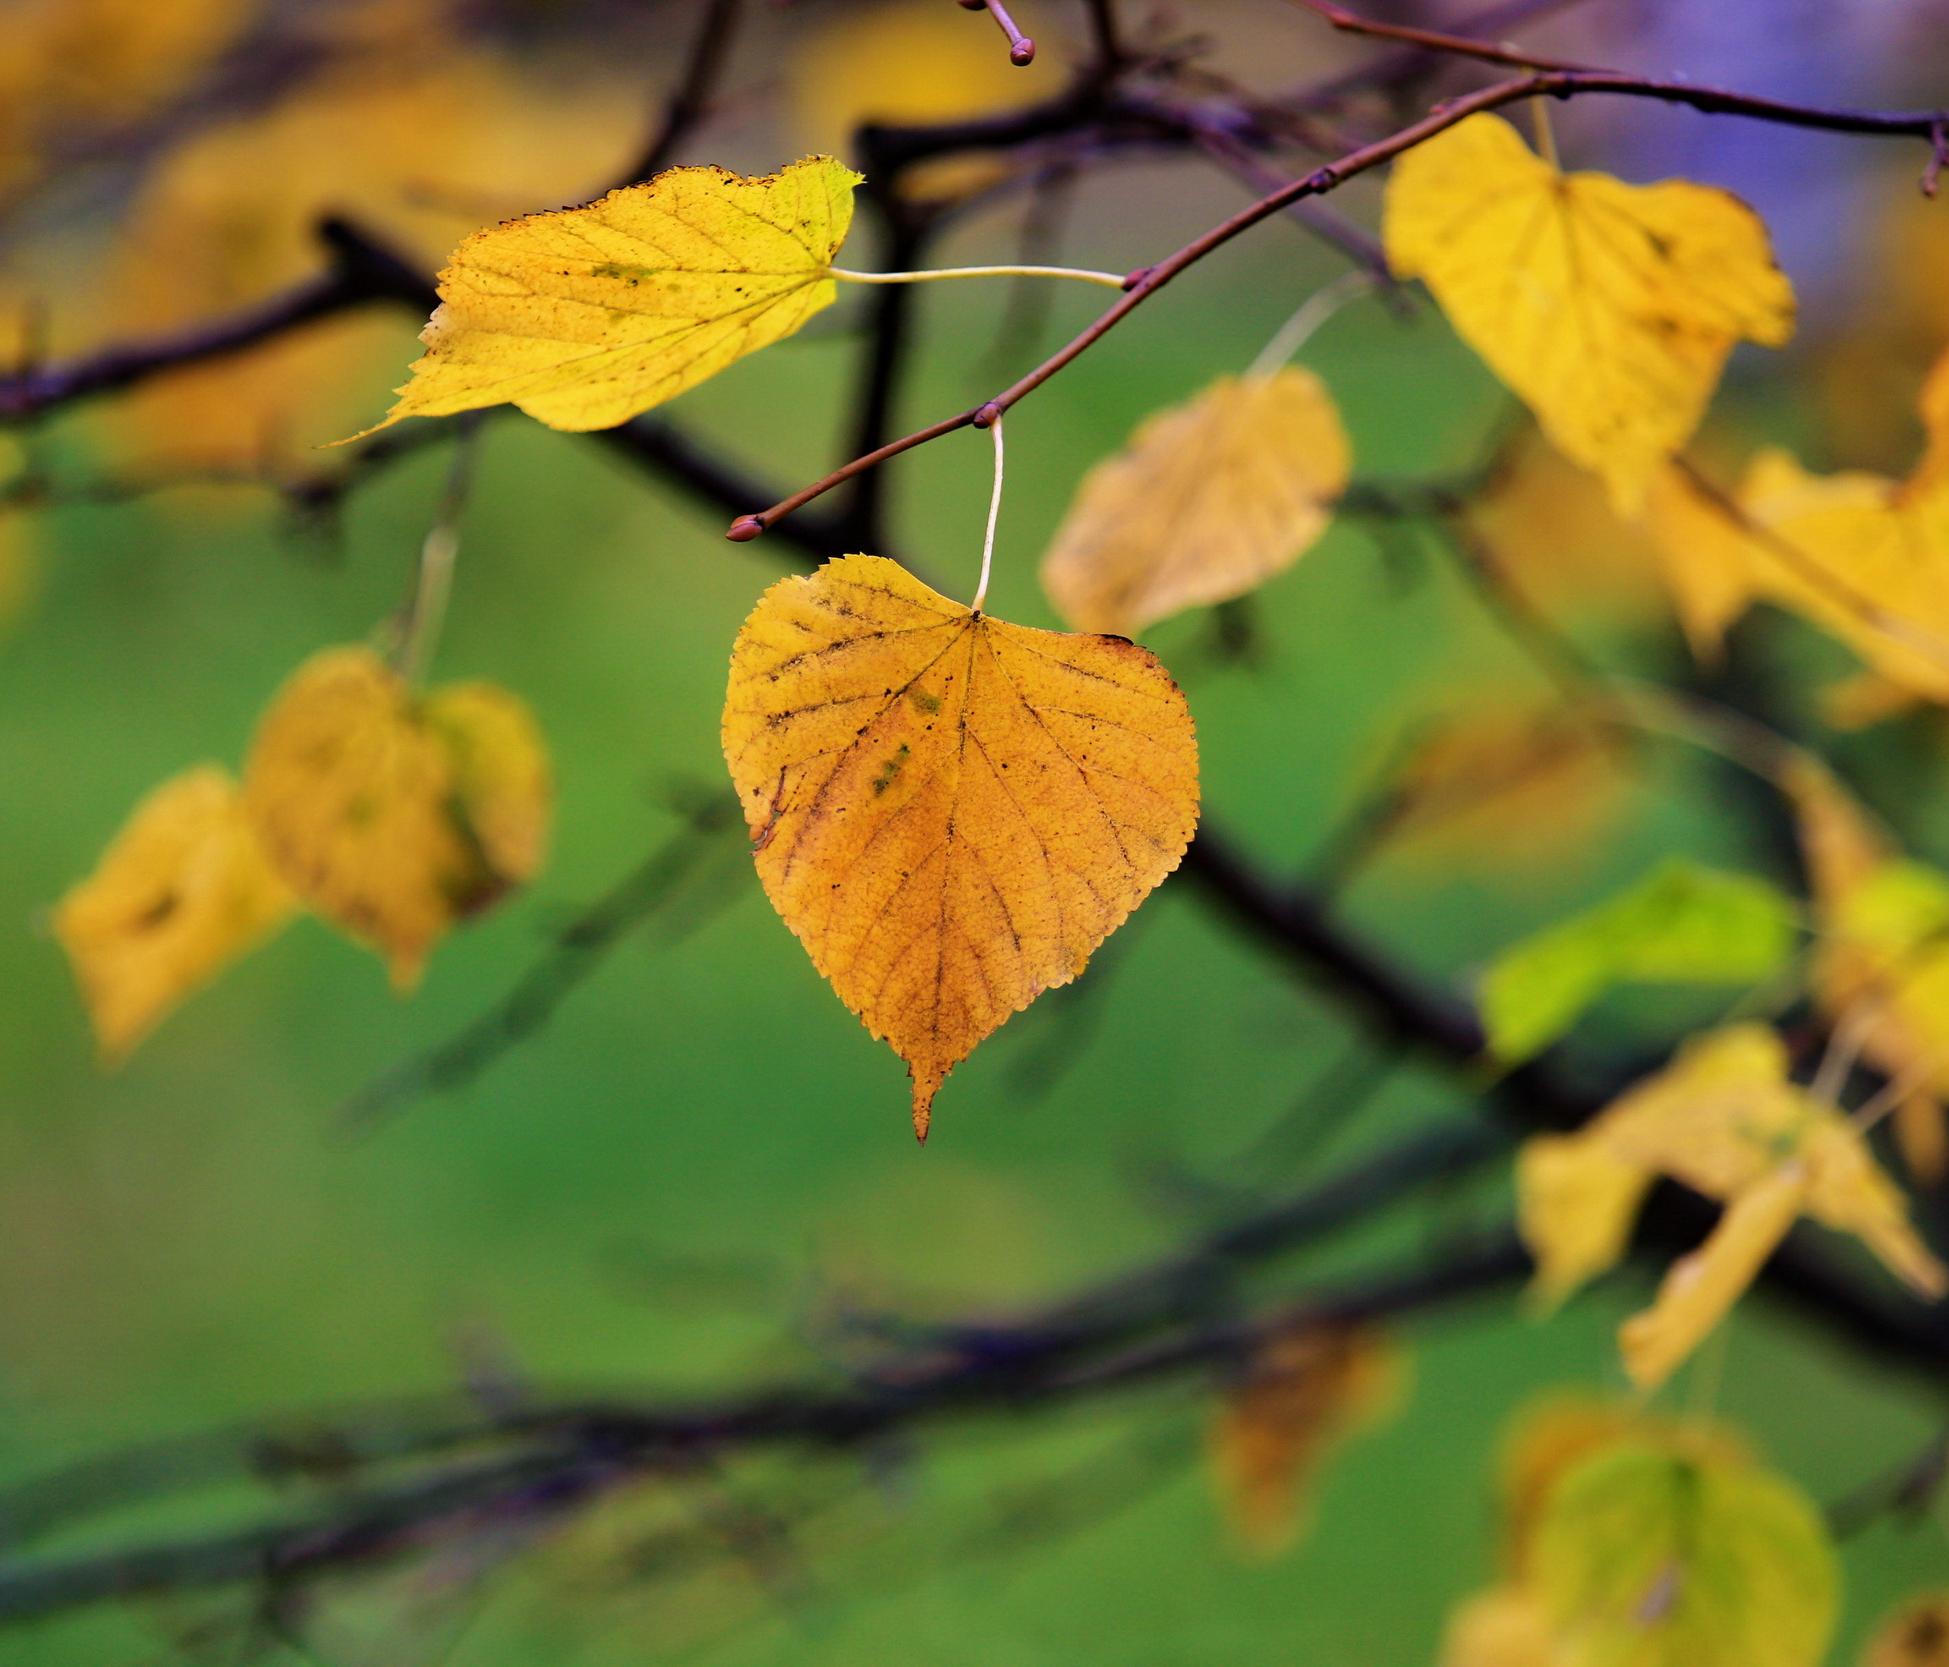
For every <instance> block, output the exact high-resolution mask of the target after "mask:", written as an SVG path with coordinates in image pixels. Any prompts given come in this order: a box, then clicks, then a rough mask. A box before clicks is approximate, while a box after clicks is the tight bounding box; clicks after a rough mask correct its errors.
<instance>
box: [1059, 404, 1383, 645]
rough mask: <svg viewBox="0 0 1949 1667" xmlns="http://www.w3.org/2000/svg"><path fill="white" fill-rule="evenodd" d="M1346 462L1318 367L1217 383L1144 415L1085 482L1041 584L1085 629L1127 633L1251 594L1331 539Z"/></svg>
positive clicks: (1347, 454)
mask: <svg viewBox="0 0 1949 1667" xmlns="http://www.w3.org/2000/svg"><path fill="white" fill-rule="evenodd" d="M1351 460H1352V453H1351V451H1350V449H1349V447H1348V444H1347V435H1346V430H1345V429H1344V428H1343V427H1342V426H1341V424H1340V413H1339V410H1338V408H1337V407H1335V405H1334V403H1333V397H1332V395H1330V394H1329V393H1328V392H1327V390H1326V385H1325V384H1324V383H1323V382H1321V381H1320V379H1319V378H1318V377H1317V376H1315V375H1314V374H1313V373H1312V372H1311V371H1309V370H1305V369H1302V368H1301V367H1299V366H1296V365H1295V366H1288V367H1287V368H1286V369H1284V370H1280V371H1276V372H1274V373H1273V374H1272V375H1270V376H1261V377H1242V378H1241V377H1233V376H1225V377H1220V378H1219V379H1218V380H1217V381H1216V382H1214V383H1212V384H1211V386H1210V387H1208V388H1206V389H1205V390H1204V391H1203V392H1202V393H1200V394H1199V395H1198V396H1197V397H1196V398H1195V399H1192V400H1190V401H1188V402H1187V403H1185V404H1183V405H1180V406H1175V407H1173V408H1171V409H1170V410H1167V411H1160V412H1158V413H1156V414H1155V415H1154V416H1151V417H1149V418H1147V419H1146V420H1145V421H1144V422H1143V423H1142V424H1141V425H1140V426H1139V427H1138V429H1137V430H1136V432H1135V433H1134V434H1132V435H1131V437H1130V441H1129V444H1128V445H1126V446H1125V448H1124V449H1123V450H1122V451H1121V452H1119V453H1118V454H1117V455H1116V456H1115V457H1112V458H1109V459H1108V460H1106V461H1105V462H1102V463H1099V464H1098V465H1097V466H1096V467H1095V468H1094V469H1092V470H1091V471H1090V472H1089V474H1088V475H1086V476H1085V477H1084V479H1083V484H1082V486H1081V487H1080V488H1079V489H1078V491H1077V494H1076V499H1075V501H1074V503H1072V504H1071V505H1070V509H1069V513H1068V515H1067V516H1066V517H1065V518H1064V520H1063V523H1062V526H1061V527H1060V528H1059V529H1058V530H1057V533H1056V537H1055V542H1054V543H1053V544H1052V545H1051V546H1050V548H1049V553H1048V555H1047V556H1045V557H1044V558H1043V562H1042V584H1043V588H1044V589H1045V590H1047V591H1048V593H1049V599H1050V600H1051V601H1052V602H1054V603H1055V605H1056V611H1057V612H1058V613H1059V614H1061V615H1062V617H1063V618H1064V619H1065V620H1067V621H1068V622H1069V624H1070V625H1072V626H1074V627H1075V628H1076V629H1077V630H1079V631H1111V632H1115V633H1116V634H1117V635H1118V636H1135V635H1136V634H1137V633H1138V632H1140V631H1142V630H1143V629H1144V628H1145V627H1146V626H1147V625H1150V624H1153V623H1154V622H1155V621H1157V620H1160V619H1163V618H1166V617H1167V616H1168V615H1171V614H1174V613H1178V612H1180V611H1181V610H1183V609H1185V608H1191V607H1198V606H1200V605H1203V604H1208V603H1212V602H1223V601H1225V600H1227V599H1229V598H1231V597H1234V596H1242V595H1244V594H1245V592H1247V591H1249V590H1251V589H1253V588H1255V587H1256V586H1258V585H1260V584H1263V583H1264V582H1265V581H1266V580H1267V579H1269V578H1271V577H1272V576H1273V574H1275V573H1278V572H1281V571H1282V570H1284V569H1285V568H1287V567H1289V566H1291V565H1292V563H1294V562H1295V561H1297V560H1298V559H1299V557H1300V556H1301V555H1302V554H1304V552H1305V551H1306V550H1307V548H1308V547H1309V546H1311V544H1312V543H1313V541H1314V540H1315V539H1317V538H1318V537H1319V536H1320V534H1321V533H1322V532H1323V531H1324V530H1325V529H1326V525H1327V522H1328V521H1329V520H1330V519H1331V518H1332V514H1333V503H1334V500H1335V499H1336V498H1338V497H1339V495H1340V493H1341V492H1342V491H1343V490H1345V488H1346V484H1347V473H1348V470H1349V468H1350V467H1351Z"/></svg>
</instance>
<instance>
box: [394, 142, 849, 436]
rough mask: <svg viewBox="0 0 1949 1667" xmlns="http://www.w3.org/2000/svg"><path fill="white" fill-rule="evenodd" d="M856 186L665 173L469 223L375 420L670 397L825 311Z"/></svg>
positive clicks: (790, 177)
mask: <svg viewBox="0 0 1949 1667" xmlns="http://www.w3.org/2000/svg"><path fill="white" fill-rule="evenodd" d="M859 183H860V176H859V175H858V174H856V173H854V172H853V171H852V170H851V169H850V168H847V167H844V166H843V165H841V164H840V163H838V162H835V161H833V160H832V159H831V158H830V157H808V158H806V159H805V160H804V161H802V162H795V163H793V164H792V165H791V166H790V167H787V168H784V169H782V170H781V171H780V172H778V173H776V174H772V175H769V176H767V177H765V178H762V179H746V178H743V177H741V176H739V175H736V174H730V173H726V172H725V171H724V170H723V169H721V168H672V169H669V170H667V171H666V172H664V173H661V174H658V175H657V176H656V178H654V179H653V180H651V181H649V182H648V183H647V184H644V185H631V186H625V187H623V188H622V189H620V190H616V191H612V192H610V193H609V195H608V196H606V197H603V198H602V199H601V200H600V201H598V202H594V203H590V204H589V205H587V206H586V207H584V208H573V209H563V210H560V211H558V212H555V213H550V214H532V215H529V216H527V217H526V218H524V219H520V220H510V221H508V222H506V223H505V224H503V225H500V226H494V227H489V228H488V229H487V230H485V231H480V232H476V233H475V234H474V235H473V236H472V237H470V238H468V239H467V240H466V241H465V242H464V243H462V244H461V245H460V247H459V248H458V249H457V250H455V252H454V255H453V259H452V260H451V262H449V264H448V265H447V267H446V269H445V270H444V271H443V272H442V273H441V274H440V298H441V304H440V306H439V307H438V308H437V309H436V310H435V312H434V314H433V317H432V318H431V319H430V320H429V321H428V323H427V326H426V329H425V331H424V332H423V333H422V335H421V338H420V339H421V340H422V342H424V343H425V345H426V350H427V351H426V354H425V356H424V357H422V358H421V359H419V360H418V361H416V362H415V364H414V366H413V375H412V379H411V380H410V381H409V382H407V384H406V385H405V386H404V387H403V388H401V389H400V390H399V396H400V397H399V400H398V403H396V404H395V405H394V406H393V408H392V410H391V411H390V412H389V413H388V414H387V416H386V420H385V422H383V423H381V424H379V425H378V426H379V427H381V428H383V427H386V426H387V425H389V424H391V423H395V422H398V421H399V420H400V419H402V418H404V417H434V416H442V415H446V414H449V413H452V412H456V411H471V410H475V409H477V408H479V407H482V406H488V405H499V404H503V403H510V404H514V405H517V406H519V407H520V408H521V409H522V410H523V411H526V412H527V413H528V414H529V415H530V416H532V417H535V418H537V419H538V420H540V421H541V422H544V423H546V424H548V426H549V427H551V428H559V429H570V430H583V429H593V428H613V427H615V426H616V425H617V424H618V423H622V422H627V421H628V420H629V419H630V418H631V417H633V416H635V415H637V414H638V413H639V412H642V411H647V410H648V409H649V408H650V407H651V406H654V405H660V404H662V403H663V402H664V401H665V400H668V399H673V398H675V397H676V396H677V395H678V394H680V393H682V392H684V390H685V389H687V388H692V387H695V386H696V385H697V384H698V383H699V382H702V381H704V380H706V379H707V378H709V377H711V376H714V375H716V374H717V373H718V372H719V371H720V370H722V369H724V367H725V366H727V365H729V364H731V363H732V362H733V361H735V360H737V359H740V358H742V357H743V356H744V355H745V354H747V353H752V352H755V351H757V349H759V348H761V347H765V346H768V345H769V344H771V343H772V342H775V341H779V340H781V339H783V338H784V337H786V336H789V335H791V334H792V333H793V332H794V331H795V330H797V329H798V328H799V327H800V326H801V325H803V324H804V323H805V321H806V320H807V319H808V318H810V317H811V316H812V315H813V314H814V313H816V312H818V311H819V310H820V309H822V308H824V307H827V306H829V305H831V303H832V300H833V297H834V294H835V285H834V283H833V280H832V279H831V278H830V277H829V276H828V275H827V273H828V269H829V267H830V265H831V263H832V258H833V256H834V255H835V254H837V253H838V251H839V246H840V245H841V244H842V243H843V242H844V241H845V238H846V232H847V229H848V228H849V226H850V225H851V223H852V212H853V191H854V188H855V187H856V186H857V185H858V184H859Z"/></svg>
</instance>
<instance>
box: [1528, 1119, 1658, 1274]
mask: <svg viewBox="0 0 1949 1667" xmlns="http://www.w3.org/2000/svg"><path fill="white" fill-rule="evenodd" d="M1654 1179H1655V1176H1654V1173H1653V1172H1652V1171H1651V1170H1650V1169H1648V1168H1647V1167H1646V1166H1645V1165H1643V1164H1641V1163H1635V1162H1633V1161H1631V1160H1630V1159H1628V1158H1624V1157H1620V1156H1619V1155H1618V1154H1617V1153H1616V1152H1614V1151H1612V1150H1611V1149H1610V1147H1608V1146H1606V1145H1605V1144H1603V1143H1602V1142H1600V1141H1593V1140H1585V1139H1582V1138H1581V1137H1579V1136H1576V1135H1536V1136H1534V1137H1533V1138H1531V1139H1529V1140H1526V1141H1524V1142H1523V1146H1522V1150H1521V1151H1520V1152H1519V1153H1517V1156H1516V1196H1517V1202H1518V1218H1517V1219H1518V1225H1519V1227H1520V1228H1521V1231H1522V1235H1523V1243H1524V1244H1526V1245H1528V1246H1529V1250H1530V1255H1531V1256H1532V1257H1533V1258H1534V1259H1535V1262H1536V1278H1535V1282H1534V1284H1533V1286H1532V1288H1531V1295H1532V1297H1533V1298H1534V1300H1535V1301H1536V1302H1537V1303H1538V1304H1539V1305H1540V1306H1541V1307H1543V1308H1544V1309H1551V1308H1555V1307H1557V1306H1558V1305H1559V1304H1560V1303H1562V1302H1563V1301H1564V1299H1565V1298H1566V1297H1568V1296H1570V1295H1571V1294H1572V1293H1573V1292H1575V1291H1577V1290H1579V1289H1580V1288H1581V1287H1582V1286H1583V1285H1585V1284H1586V1283H1588V1282H1589V1281H1590V1280H1592V1279H1595V1278H1596V1277H1597V1276H1598V1275H1599V1274H1601V1273H1605V1272H1608V1271H1609V1270H1610V1269H1611V1268H1614V1267H1615V1266H1617V1264H1618V1262H1619V1261H1620V1260H1621V1259H1622V1258H1623V1256H1624V1252H1625V1250H1626V1249H1627V1248H1628V1247H1629V1246H1630V1243H1631V1229H1632V1228H1633V1226H1635V1225H1636V1223H1637V1219H1638V1210H1639V1208H1640V1207H1641V1206H1642V1205H1643V1203H1644V1197H1645V1194H1646V1193H1647V1192H1649V1191H1650V1190H1651V1183H1652V1181H1653V1180H1654Z"/></svg>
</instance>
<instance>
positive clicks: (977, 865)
mask: <svg viewBox="0 0 1949 1667" xmlns="http://www.w3.org/2000/svg"><path fill="white" fill-rule="evenodd" d="M724 756H725V759H726V761H727V762H728V764H729V765H730V769H731V778H732V780H733V781H734V782H735V783H736V784H737V789H738V795H739V798H740V799H741V801H742V802H743V805H744V812H745V819H746V821H747V822H748V823H749V824H750V827H751V833H752V838H753V841H754V850H755V852H756V855H757V862H758V873H759V877H760V878H761V879H762V880H763V882H764V886H765V891H766V894H767V895H768V896H769V897H770V898H771V900H772V903H773V905H774V906H775V907H776V908H777V909H778V912H779V914H780V915H782V916H783V917H784V919H785V923H786V925H788V926H789V927H791V929H792V931H793V932H794V933H795V934H796V935H797V936H798V938H799V939H800V941H801V942H803V943H804V945H805V947H806V950H807V952H808V953H809V954H810V955H811V957H812V963H813V965H814V966H816V967H817V968H818V969H819V971H820V973H821V974H822V975H823V976H824V977H825V978H826V979H827V980H828V981H829V982H830V983H831V984H832V986H833V988H834V989H835V990H836V991H837V992H838V993H839V996H840V998H841V999H842V1000H843V1001H844V1002H845V1003H846V1005H847V1006H848V1007H850V1008H851V1009H852V1010H853V1011H854V1012H855V1013H856V1014H858V1015H859V1017H860V1019H861V1020H862V1021H863V1022H864V1023H865V1025H866V1027H867V1029H869V1030H870V1031H872V1033H873V1034H874V1035H875V1036H876V1037H879V1038H881V1039H882V1040H884V1041H886V1042H887V1043H889V1044H890V1045H891V1046H892V1048H893V1049H894V1051H895V1052H896V1053H898V1054H899V1055H900V1057H901V1058H902V1059H904V1060H906V1062H907V1066H908V1071H909V1074H910V1075H911V1076H912V1078H913V1115H914V1128H915V1132H916V1133H918V1134H919V1135H920V1136H921V1138H922V1139H925V1138H926V1134H927V1128H928V1123H929V1118H930V1108H931V1106H932V1104H933V1099H934V1095H935V1092H936V1090H938V1089H939V1087H940V1085H941V1083H942V1081H943V1079H945V1077H946V1076H947V1074H948V1072H949V1071H950V1070H952V1069H953V1068H954V1066H955V1065H957V1064H958V1063H960V1061H961V1060H963V1059H965V1058H966V1057H967V1056H968V1054H969V1053H971V1052H972V1051H973V1049H974V1047H975V1045H976V1044H977V1043H978V1042H980V1041H981V1039H982V1038H983V1037H985V1036H987V1035H988V1034H989V1033H990V1032H992V1031H993V1030H995V1029H996V1028H997V1027H998V1026H999V1025H1000V1024H1002V1022H1003V1021H1004V1020H1006V1019H1007V1018H1008V1016H1009V1015H1010V1014H1011V1013H1015V1012H1019V1011H1020V1010H1021V1009H1022V1008H1024V1007H1026V1006H1028V1004H1029V1003H1030V1002H1031V1001H1033V1000H1034V999H1035V998H1036V997H1037V996H1038V995H1040V994H1041V993H1042V992H1043V991H1044V990H1046V989H1049V988H1051V987H1053V986H1055V985H1059V984H1067V983H1068V982H1069V981H1070V980H1071V979H1073V978H1075V977H1076V976H1077V974H1079V973H1080V972H1081V971H1082V970H1083V968H1084V966H1085V965H1086V964H1087V963H1088V961H1089V958H1090V956H1091V954H1092V953H1093V952H1094V951H1095V949H1096V947H1097V945H1099V944H1100V943H1102V942H1103V940H1104V939H1105V938H1107V937H1108V936H1109V935H1110V933H1112V932H1113V931H1115V930H1116V928H1117V927H1118V926H1119V925H1121V924H1122V923H1123V921H1124V920H1125V919H1126V918H1127V917H1128V916H1129V914H1130V912H1131V911H1132V910H1133V909H1135V908H1136V907H1137V905H1138V904H1139V903H1141V902H1142V901H1143V899H1144V898H1145V897H1146V896H1147V895H1148V894H1149V893H1150V891H1151V890H1152V888H1153V887H1155V886H1156V885H1157V884H1158V882H1159V881H1160V880H1162V879H1163V878H1164V876H1165V875H1167V874H1169V873H1170V872H1171V870H1172V869H1174V868H1176V867H1177V865H1178V861H1179V859H1180V858H1181V857H1182V856H1183V855H1184V851H1185V848H1186V847H1187V846H1188V845H1189V843H1190V840H1191V834H1192V831H1193V829H1194V828H1195V827H1196V826H1197V820H1198V749H1197V741H1196V738H1195V735H1194V733H1193V730H1192V725H1191V714H1190V711H1189V709H1188V708H1187V707H1186V705H1185V701H1184V696H1183V694H1182V693H1181V692H1180V690H1179V689H1178V686H1177V685H1176V684H1175V683H1174V682H1173V681H1172V680H1171V678H1170V676H1169V674H1168V673H1167V672H1166V671H1165V670H1164V668H1163V667H1162V666H1160V665H1159V664H1158V663H1157V661H1156V660H1155V659H1154V658H1152V656H1151V655H1150V654H1149V653H1147V652H1146V651H1145V650H1143V649H1141V648H1139V647H1137V646H1136V645H1135V644H1133V643H1129V642H1125V641H1124V640H1122V639H1121V638H1118V637H1095V636H1067V635H1064V634H1062V633H1060V632H1055V631H1037V630H1031V629H1029V628H1027V627H1024V626H1020V625H1009V624H1005V623H1004V622H1003V621H1001V620H998V619H994V618H991V617H989V616H988V615H986V614H981V613H975V612H971V611H970V610H969V609H967V608H965V607H963V606H962V605H961V604H960V603H958V602H953V601H950V600H949V599H948V598H947V597H944V596H941V595H938V594H937V593H936V592H934V591H932V590H930V589H929V588H928V587H927V586H926V585H923V584H922V583H921V582H920V581H919V580H917V579H915V578H914V577H913V576H912V575H911V574H909V573H907V572H906V571H905V570H904V569H903V568H901V567H900V566H899V565H898V564H897V563H895V562H891V561H887V560H885V559H884V558H882V557H879V556H845V557H842V558H840V559H838V560H836V561H830V562H827V563H826V565H825V566H824V567H822V568H820V569H819V571H818V572H817V573H815V574H812V575H810V576H809V577H804V578H792V579H785V580H782V581H780V582H779V583H778V584H776V585H774V586H773V587H772V588H771V589H770V590H768V591H766V592H765V594H764V596H763V597H762V598H761V599H760V601H759V603H758V606H757V607H756V608H755V609H754V610H753V612H752V614H751V617H750V618H749V619H748V620H746V621H745V624H744V629H743V630H742V631H740V632H739V633H738V639H737V644H736V646H735V648H734V649H733V650H732V655H731V682H730V689H729V692H728V694H727V696H726V700H725V706H724Z"/></svg>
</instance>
